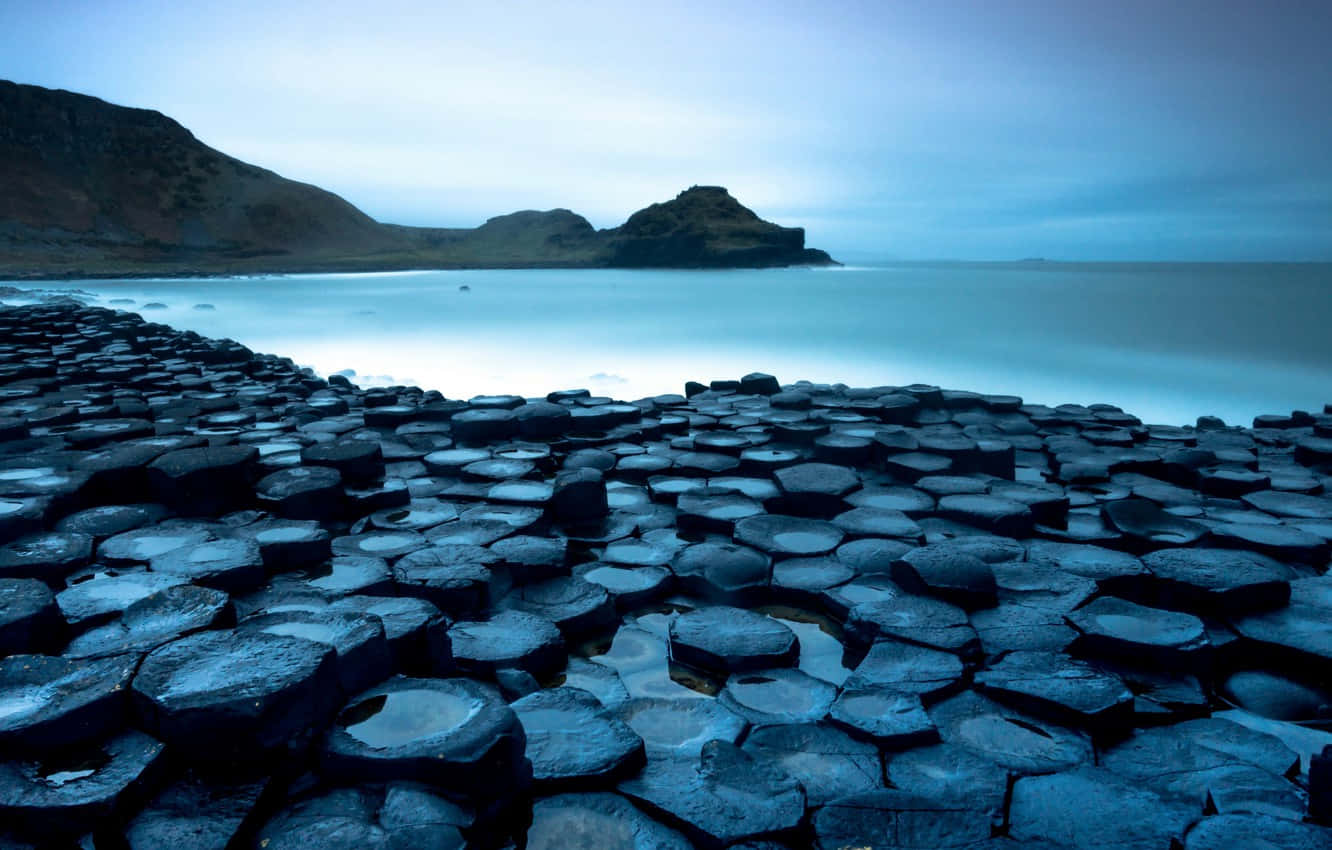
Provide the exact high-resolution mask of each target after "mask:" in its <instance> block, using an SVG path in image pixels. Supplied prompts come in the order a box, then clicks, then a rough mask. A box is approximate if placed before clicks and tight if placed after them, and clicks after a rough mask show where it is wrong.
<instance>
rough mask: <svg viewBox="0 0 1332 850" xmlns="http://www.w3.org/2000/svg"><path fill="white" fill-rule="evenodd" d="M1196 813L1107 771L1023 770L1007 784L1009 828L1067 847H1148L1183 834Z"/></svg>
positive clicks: (1013, 833)
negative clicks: (1047, 773) (1040, 773)
mask: <svg viewBox="0 0 1332 850" xmlns="http://www.w3.org/2000/svg"><path fill="white" fill-rule="evenodd" d="M1196 817H1197V810H1196V809H1195V808H1193V807H1191V806H1188V805H1185V804H1182V803H1176V802H1171V801H1167V800H1164V799H1162V798H1161V797H1159V796H1157V795H1156V794H1153V793H1152V792H1151V791H1148V790H1146V789H1144V788H1141V787H1139V786H1137V785H1135V784H1133V783H1131V782H1128V781H1126V780H1124V779H1121V778H1119V777H1117V776H1115V775H1114V774H1113V773H1110V772H1109V771H1106V770H1103V769H1100V768H1094V767H1084V768H1080V769H1078V770H1075V771H1070V772H1068V773H1057V774H1054V775H1052V776H1028V777H1024V778H1022V779H1019V780H1018V781H1017V784H1015V785H1014V786H1013V801H1012V804H1011V806H1010V811H1009V834H1010V835H1011V836H1012V837H1013V838H1016V839H1018V840H1019V841H1052V842H1055V843H1058V844H1061V845H1065V846H1067V847H1070V848H1082V847H1098V848H1114V850H1120V848H1123V850H1148V848H1156V847H1166V846H1169V845H1171V844H1172V843H1173V842H1178V841H1180V840H1181V839H1182V838H1183V835H1184V831H1185V830H1186V829H1187V828H1188V827H1189V825H1190V824H1191V823H1192V822H1193V820H1194V819H1195V818H1196Z"/></svg>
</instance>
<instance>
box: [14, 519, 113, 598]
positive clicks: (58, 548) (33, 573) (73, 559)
mask: <svg viewBox="0 0 1332 850" xmlns="http://www.w3.org/2000/svg"><path fill="white" fill-rule="evenodd" d="M92 542H93V541H92V537H90V536H88V535H87V534H77V533H75V532H64V531H48V532H41V533H38V534H30V535H28V536H27V537H20V538H19V539H18V540H11V541H10V542H8V543H6V544H4V545H3V546H0V578H36V579H41V580H42V581H44V582H46V583H47V584H48V585H52V586H53V587H60V586H61V585H63V584H64V578H65V576H67V575H69V574H70V573H72V572H74V571H75V570H77V569H78V568H79V567H83V566H87V564H88V562H89V561H90V560H91V559H92Z"/></svg>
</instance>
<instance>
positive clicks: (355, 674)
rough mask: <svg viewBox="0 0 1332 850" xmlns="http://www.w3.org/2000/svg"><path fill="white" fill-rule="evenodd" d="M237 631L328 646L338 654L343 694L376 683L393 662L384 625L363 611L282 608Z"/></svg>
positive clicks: (253, 620)
mask: <svg viewBox="0 0 1332 850" xmlns="http://www.w3.org/2000/svg"><path fill="white" fill-rule="evenodd" d="M237 631H239V632H241V633H249V632H261V633H263V634H269V635H289V636H291V637H297V638H302V639H304V640H309V641H314V642H315V643H319V644H323V645H324V646H326V647H329V648H331V649H332V650H333V651H334V652H335V653H336V654H337V665H336V666H337V673H338V684H339V686H340V687H341V688H342V691H343V693H357V692H358V691H361V690H364V689H365V688H368V687H370V686H371V685H373V684H375V683H376V682H379V681H380V680H381V679H383V678H384V675H385V672H386V671H387V670H389V669H390V668H391V664H392V659H391V656H390V655H389V646H388V640H387V639H386V638H385V636H384V626H383V624H382V623H381V622H380V620H379V618H378V617H371V616H367V615H365V614H350V613H341V612H334V611H282V612H277V613H272V614H264V615H261V616H258V617H252V618H250V619H248V620H246V621H245V622H244V623H242V624H241V625H240V627H239V628H238V629H237Z"/></svg>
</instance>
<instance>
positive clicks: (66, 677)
mask: <svg viewBox="0 0 1332 850" xmlns="http://www.w3.org/2000/svg"><path fill="white" fill-rule="evenodd" d="M134 667H135V659H134V658H132V657H129V656H119V657H114V658H107V659H104V660H100V661H91V662H84V661H76V660H73V659H70V658H59V657H53V656H47V655H11V656H10V657H8V658H3V659H0V752H5V753H10V754H12V753H29V754H31V753H46V752H51V751H53V750H59V749H62V748H67V747H70V746H74V745H78V744H82V743H84V742H87V741H91V740H94V739H97V738H100V737H103V736H105V735H106V734H108V733H112V732H117V731H119V730H120V728H121V727H123V725H124V723H125V715H126V708H127V704H126V698H125V691H126V689H127V688H128V686H129V682H130V679H131V677H133V675H134Z"/></svg>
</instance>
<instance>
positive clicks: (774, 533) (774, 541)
mask: <svg viewBox="0 0 1332 850" xmlns="http://www.w3.org/2000/svg"><path fill="white" fill-rule="evenodd" d="M843 536H844V535H843V532H842V530H841V529H839V528H838V527H837V526H835V525H833V524H832V523H828V522H823V521H822V520H814V519H803V518H801V517H793V516H779V515H771V514H765V515H763V516H755V517H749V518H748V519H742V520H740V521H739V522H737V523H736V524H735V539H736V540H737V541H738V542H740V543H744V544H746V545H748V546H752V547H754V548H755V549H759V550H761V551H763V552H767V553H768V554H770V555H774V556H778V557H782V556H786V557H793V556H794V557H809V556H813V555H826V554H828V553H829V552H831V551H832V550H833V549H835V548H837V544H839V543H841V542H842V538H843Z"/></svg>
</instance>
